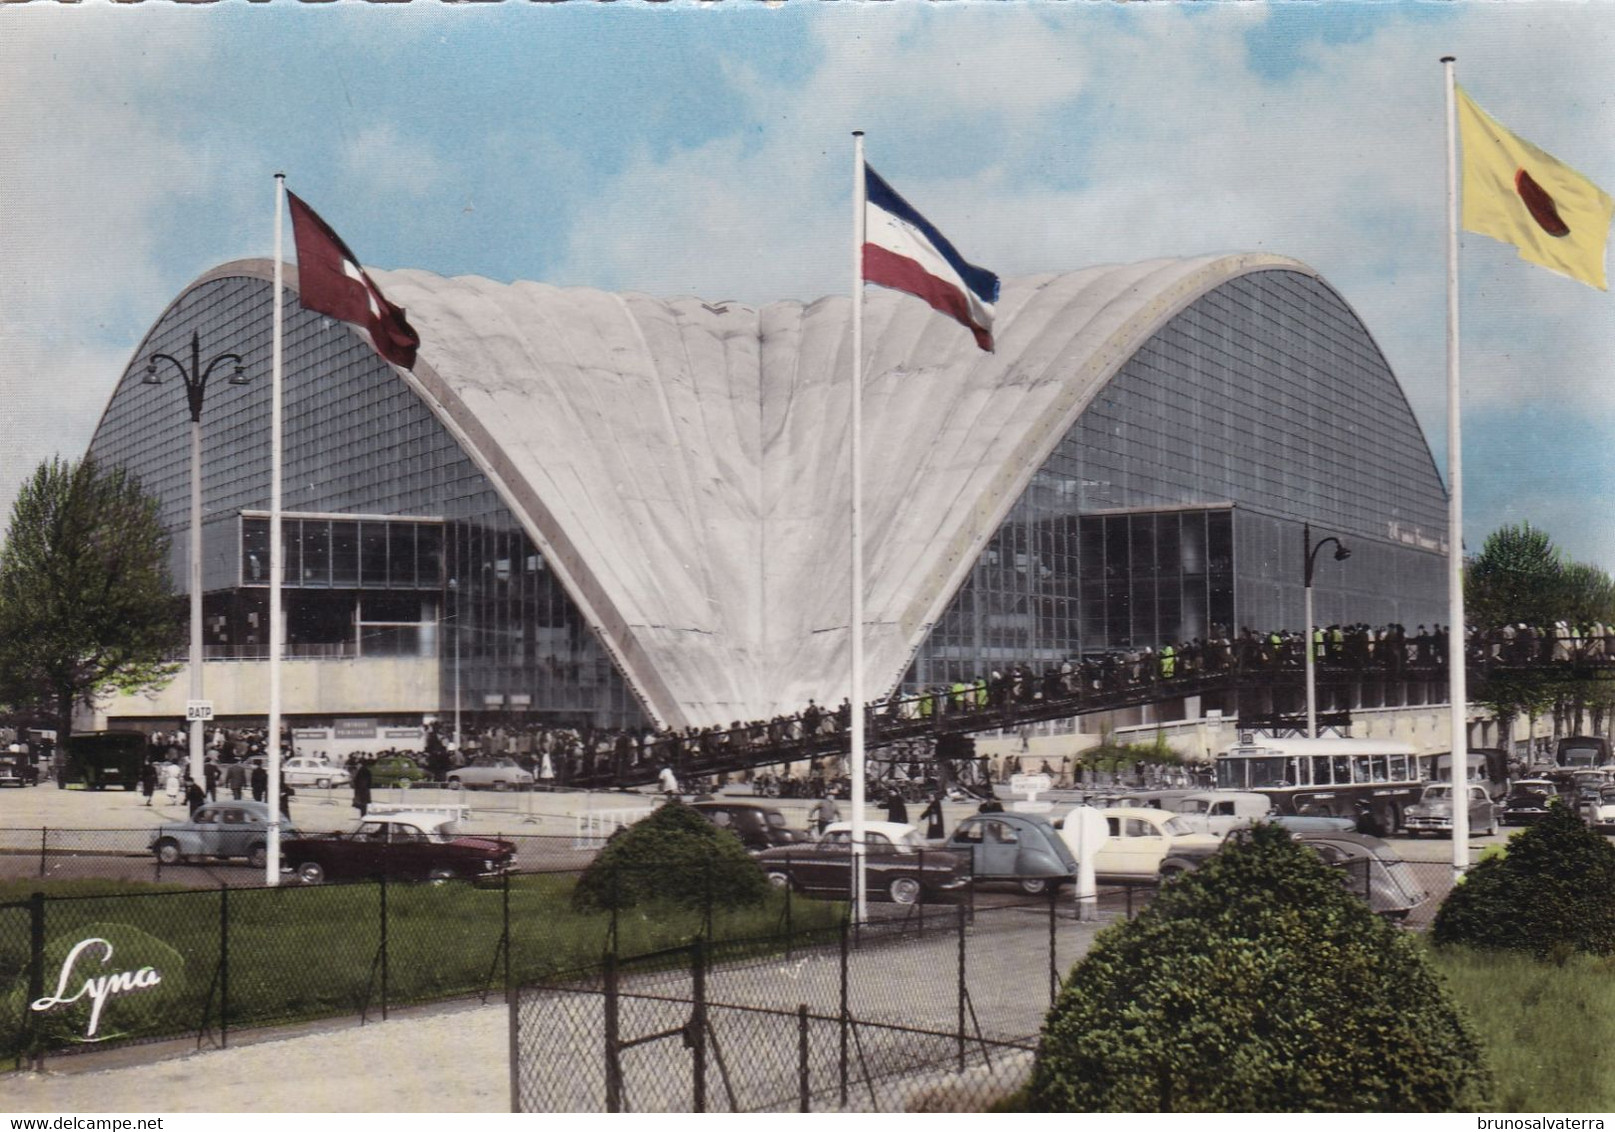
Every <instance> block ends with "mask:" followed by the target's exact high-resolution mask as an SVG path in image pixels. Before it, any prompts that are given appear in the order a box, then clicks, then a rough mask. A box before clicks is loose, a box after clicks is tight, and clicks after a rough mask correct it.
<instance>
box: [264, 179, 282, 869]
mask: <svg viewBox="0 0 1615 1132" xmlns="http://www.w3.org/2000/svg"><path fill="white" fill-rule="evenodd" d="M285 213H286V174H284V173H276V174H275V318H274V323H273V325H274V332H273V338H272V340H271V343H272V344H271V350H270V357H271V364H270V374H271V382H270V384H271V388H272V390H273V392H272V394H271V396H270V405H271V407H270V424H269V734H268V735H267V736H266V738H265V741H264V757H265V758H266V759H267V760H268V769H269V843H268V850H267V853H266V854H265V856H266V860H265V861H264V883H265V884H267V885H269V886H270V887H271V888H273V887H274V886H275V885H277V884H279V883H280V653H281V648H282V642H281V625H280V575H281V571H282V570H284V569H285V565H286V564H285V556H284V555H283V554H282V553H281V546H280V481H281V468H280V464H281V435H280V418H281V338H282V332H281V331H282V328H281V323H282V321H283V318H282V314H281V296H282V288H283V287H284V285H285V279H284V269H283V267H282V263H283V258H282V255H281V218H282V217H283V216H284V215H285Z"/></svg>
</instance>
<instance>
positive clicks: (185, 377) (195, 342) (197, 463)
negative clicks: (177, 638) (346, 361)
mask: <svg viewBox="0 0 1615 1132" xmlns="http://www.w3.org/2000/svg"><path fill="white" fill-rule="evenodd" d="M158 362H167V363H168V364H169V365H170V366H172V367H173V368H174V370H175V372H177V373H178V374H179V376H180V380H181V381H183V382H184V383H185V402H186V405H187V406H188V407H189V408H190V411H191V547H190V550H191V554H190V559H191V560H190V590H191V663H190V669H191V702H192V704H200V703H201V701H202V399H203V397H204V396H205V395H206V393H207V383H208V378H210V377H212V376H213V370H214V367H216V366H217V365H219V363H220V362H234V363H235V368H234V369H233V370H232V371H231V373H230V379H229V380H230V384H231V385H246V384H247V383H248V382H249V381H250V380H251V378H249V377H248V376H247V371H246V369H245V367H244V366H243V365H242V362H241V355H240V354H233V353H227V354H219V355H217V356H215V357H212V358H210V359H208V362H207V364H206V366H204V365H203V364H202V336H201V335H200V334H199V333H197V332H196V331H194V330H193V331H192V332H191V356H190V365H189V367H187V366H186V365H185V363H184V362H182V361H181V360H180V359H179V358H176V357H174V355H172V354H161V353H159V354H153V355H152V356H151V357H150V358H148V359H147V361H146V376H145V377H144V378H142V379H141V384H142V385H161V384H162V383H163V378H162V375H161V374H159V373H158V371H157V363H158ZM186 715H187V716H194V718H191V719H190V720H189V722H190V729H191V736H190V738H191V744H190V745H191V752H190V755H191V757H190V767H191V779H192V781H194V782H195V783H196V784H197V785H199V786H200V785H201V784H202V782H203V780H204V779H205V777H206V773H205V770H204V765H203V764H204V761H205V753H206V752H205V746H204V743H203V736H202V727H203V719H202V717H201V714H200V712H199V711H198V710H197V709H196V708H193V707H189V706H188V707H187V711H186Z"/></svg>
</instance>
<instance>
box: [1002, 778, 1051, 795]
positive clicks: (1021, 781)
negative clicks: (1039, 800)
mask: <svg viewBox="0 0 1615 1132" xmlns="http://www.w3.org/2000/svg"><path fill="white" fill-rule="evenodd" d="M1009 788H1010V789H1011V790H1013V791H1014V792H1015V793H1017V794H1043V793H1046V792H1047V791H1049V790H1052V789H1054V780H1053V779H1052V778H1050V777H1049V776H1048V775H1046V774H1012V775H1010V776H1009Z"/></svg>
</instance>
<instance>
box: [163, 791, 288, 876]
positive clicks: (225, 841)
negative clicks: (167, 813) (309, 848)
mask: <svg viewBox="0 0 1615 1132" xmlns="http://www.w3.org/2000/svg"><path fill="white" fill-rule="evenodd" d="M269 813H270V811H269V806H268V805H267V804H265V803H263V802H245V801H243V802H208V803H206V804H204V805H201V806H198V807H197V808H196V812H195V813H194V814H192V815H191V819H190V821H178V822H167V823H165V824H163V825H160V826H158V827H157V833H156V835H155V836H154V837H153V838H152V842H151V851H152V853H153V854H155V855H156V857H157V859H158V860H159V861H161V862H162V863H163V864H165V865H177V864H179V863H180V862H181V861H186V860H191V859H194V858H198V857H218V858H229V857H245V858H246V860H247V864H249V865H251V866H252V867H253V868H255V869H261V868H263V867H264V864H265V862H266V861H267V859H268V858H267V844H268V839H269ZM280 831H281V836H282V837H283V838H296V837H300V836H302V834H301V832H300V831H299V829H298V828H297V824H296V823H295V822H293V821H291V820H289V819H285V818H283V819H281V823H280Z"/></svg>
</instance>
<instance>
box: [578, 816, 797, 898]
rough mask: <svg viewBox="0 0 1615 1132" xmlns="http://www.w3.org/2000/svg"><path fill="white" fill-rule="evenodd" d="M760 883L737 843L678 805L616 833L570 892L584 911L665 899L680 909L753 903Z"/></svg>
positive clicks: (764, 892) (763, 883) (764, 886)
mask: <svg viewBox="0 0 1615 1132" xmlns="http://www.w3.org/2000/svg"><path fill="white" fill-rule="evenodd" d="M767 896H768V880H767V878H766V877H765V876H764V875H763V871H762V870H761V869H760V868H758V867H757V862H755V861H753V860H752V859H751V857H750V856H749V855H748V854H747V853H746V849H745V847H744V846H743V845H741V843H740V839H739V838H738V837H736V836H735V835H734V834H732V833H730V832H728V831H727V830H722V829H719V828H718V827H717V826H715V825H713V824H712V823H711V822H710V821H708V820H707V819H706V818H704V817H702V816H701V815H700V814H698V813H696V812H695V811H694V810H692V809H690V807H688V806H686V805H683V804H682V803H680V802H668V803H667V804H666V805H664V806H662V807H661V808H660V809H658V810H656V811H655V812H654V813H652V814H651V815H650V816H649V817H647V818H643V819H641V820H640V821H638V822H635V823H634V824H633V825H631V826H629V827H627V828H626V829H623V830H620V831H618V832H617V834H616V835H615V836H613V837H612V839H611V840H610V841H609V842H608V843H607V844H606V847H605V848H604V849H602V850H601V851H600V854H599V856H597V857H595V859H594V861H593V862H592V863H591V864H590V865H589V867H588V868H587V869H585V870H584V873H583V875H582V876H581V877H579V878H578V884H577V887H576V888H574V889H573V890H572V905H573V907H575V908H577V909H579V910H583V911H588V910H595V909H607V908H632V907H634V906H636V905H639V904H649V903H655V902H658V901H666V902H669V903H673V904H676V905H679V906H682V907H686V908H703V907H705V906H706V905H707V902H708V901H709V900H710V901H711V904H712V907H714V908H734V907H739V906H744V905H752V904H760V903H762V902H763V901H764V900H765V899H766V898H767Z"/></svg>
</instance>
